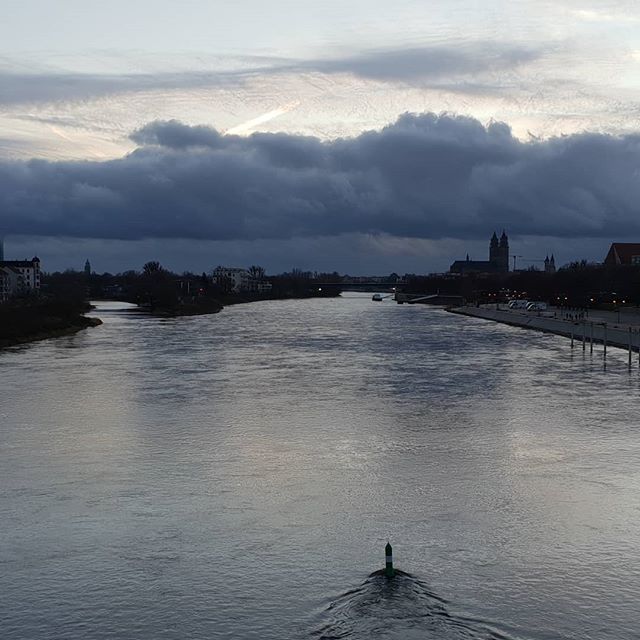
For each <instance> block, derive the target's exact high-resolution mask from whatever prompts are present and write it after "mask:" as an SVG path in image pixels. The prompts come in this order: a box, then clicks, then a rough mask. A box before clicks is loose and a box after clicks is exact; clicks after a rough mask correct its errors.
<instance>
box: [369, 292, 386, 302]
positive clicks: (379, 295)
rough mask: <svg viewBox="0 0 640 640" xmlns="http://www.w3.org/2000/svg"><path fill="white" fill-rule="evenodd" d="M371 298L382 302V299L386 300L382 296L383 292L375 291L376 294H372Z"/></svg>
mask: <svg viewBox="0 0 640 640" xmlns="http://www.w3.org/2000/svg"><path fill="white" fill-rule="evenodd" d="M371 299H372V300H375V301H376V302H382V300H384V297H383V296H382V294H381V293H374V294H373V295H372V296H371Z"/></svg>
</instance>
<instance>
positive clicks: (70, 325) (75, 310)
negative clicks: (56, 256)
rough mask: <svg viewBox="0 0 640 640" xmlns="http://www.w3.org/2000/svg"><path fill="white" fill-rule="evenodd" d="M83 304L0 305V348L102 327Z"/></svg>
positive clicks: (54, 302)
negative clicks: (90, 315) (89, 315)
mask: <svg viewBox="0 0 640 640" xmlns="http://www.w3.org/2000/svg"><path fill="white" fill-rule="evenodd" d="M87 310H88V308H87V306H86V305H85V304H83V303H77V302H66V301H65V302H63V301H40V300H38V301H28V302H26V301H20V302H13V303H5V304H3V305H0V348H4V347H10V346H13V345H18V344H25V343H28V342H34V341H36V340H46V339H48V338H56V337H59V336H65V335H71V334H73V333H76V332H77V331H81V330H82V329H86V328H88V327H95V326H98V325H100V324H102V321H101V320H100V319H99V318H87V317H86V316H84V313H85V311H87Z"/></svg>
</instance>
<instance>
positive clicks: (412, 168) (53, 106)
mask: <svg viewBox="0 0 640 640" xmlns="http://www.w3.org/2000/svg"><path fill="white" fill-rule="evenodd" d="M639 130H640V5H639V4H638V3H637V1H636V0H633V1H632V0H618V1H608V0H599V1H597V2H595V1H593V0H581V1H579V0H555V1H553V2H551V1H547V0H509V1H506V0H483V1H480V0H394V2H388V1H385V2H382V1H381V2H377V1H376V0H324V1H323V2H317V1H315V0H314V2H310V1H309V2H307V1H306V0H273V1H272V2H271V3H265V2H264V1H262V0H236V1H235V2H222V1H216V0H183V2H179V3H178V2H169V1H168V0H154V1H153V2H151V0H127V1H126V2H125V1H123V0H111V2H109V3H94V2H87V1H86V0H60V1H59V2H55V3H54V2H51V1H50V0H19V1H17V0H5V2H4V3H3V20H2V21H0V233H1V234H3V235H4V236H5V253H6V254H7V257H24V256H26V255H31V254H33V253H34V252H37V253H39V255H40V257H41V258H42V259H43V262H44V267H45V269H47V270H53V269H63V268H66V267H76V268H81V267H82V265H83V264H84V260H85V259H86V258H87V257H88V258H90V259H91V262H92V264H93V266H94V268H95V269H96V270H98V271H104V270H109V271H119V270H124V269H128V268H140V267H141V265H142V264H143V263H144V261H146V260H148V259H159V260H160V261H161V262H162V263H163V264H165V265H166V266H168V267H170V268H173V269H176V270H180V271H181V270H185V269H191V270H195V271H203V270H209V269H211V268H212V267H214V266H215V265H217V264H229V265H234V266H244V265H248V264H256V263H257V264H262V265H263V266H265V267H266V268H267V270H268V271H269V272H275V271H281V270H285V269H290V268H292V267H299V268H304V269H318V270H326V269H330V270H333V269H337V270H339V271H341V272H349V273H361V274H364V273H372V274H373V273H388V272H390V271H398V272H401V273H404V272H407V271H409V272H416V273H425V272H431V271H442V270H446V269H447V268H448V266H449V264H450V262H451V261H452V260H453V259H455V258H462V257H464V255H465V254H466V253H467V252H468V253H470V254H471V256H472V257H473V258H476V259H485V258H486V253H487V240H488V238H489V236H490V235H491V233H492V232H493V230H494V229H496V230H497V231H498V232H500V231H501V230H502V228H504V229H506V230H507V232H508V233H509V235H510V238H511V245H512V248H513V250H514V251H515V253H517V254H518V255H520V256H522V257H521V258H520V263H521V264H523V265H524V264H537V263H536V262H535V261H536V260H540V259H542V258H544V256H545V255H546V254H547V253H551V252H555V254H556V256H557V258H558V261H559V262H560V263H562V262H566V261H569V260H573V259H576V258H582V257H585V258H588V259H593V260H601V259H602V258H603V256H604V254H605V253H606V250H607V246H608V243H609V242H611V241H612V240H625V239H632V240H640V216H639V215H638V213H639V207H640V136H639V135H638V132H639Z"/></svg>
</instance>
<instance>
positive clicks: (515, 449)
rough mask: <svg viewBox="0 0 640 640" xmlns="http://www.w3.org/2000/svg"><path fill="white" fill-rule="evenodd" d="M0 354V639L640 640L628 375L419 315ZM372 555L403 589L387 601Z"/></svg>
mask: <svg viewBox="0 0 640 640" xmlns="http://www.w3.org/2000/svg"><path fill="white" fill-rule="evenodd" d="M121 306H122V305H114V304H102V305H100V308H99V309H98V310H97V311H96V312H95V313H96V315H98V316H99V317H101V318H102V319H103V320H104V325H103V326H101V327H98V328H95V329H91V330H88V331H84V332H81V333H79V334H77V335H75V336H71V337H65V338H60V339H56V340H49V341H45V342H41V343H37V344H32V345H29V346H24V347H18V348H14V349H10V350H6V351H4V352H2V353H0V380H1V381H2V394H1V400H0V438H1V439H0V442H1V449H0V474H1V476H0V477H2V484H1V486H0V523H1V525H0V526H1V530H2V551H1V554H0V579H1V583H0V596H1V597H0V628H1V632H0V635H1V637H2V638H3V639H7V640H8V639H17V638H24V639H29V640H41V639H42V640H44V639H50V638H65V639H70V640H76V639H78V640H79V639H81V638H82V639H84V638H92V639H93V638H97V639H101V638H118V639H126V638H132V639H157V638H176V639H178V638H180V639H181V638H185V639H186V638H203V639H204V638H247V639H253V638H256V639H257V638H260V639H269V638H274V639H275V638H278V639H280V638H362V639H364V638H374V637H375V638H397V639H405V638H439V639H443V640H447V639H458V638H503V637H504V638H526V639H528V638H549V639H551V638H554V639H555V638H566V639H569V638H571V639H576V640H578V639H580V640H584V639H586V638H594V639H595V638H598V639H611V640H621V639H624V638H638V637H640V635H639V633H638V629H640V612H639V609H640V607H638V597H637V594H638V593H640V557H639V556H640V552H639V548H640V547H639V544H638V543H639V542H640V534H639V531H640V497H639V496H640V465H639V464H638V463H639V462H640V444H639V442H640V438H639V434H638V429H639V427H638V419H637V415H638V408H639V406H640V405H639V402H638V389H639V381H640V376H639V374H638V371H637V369H634V370H633V371H632V372H631V373H629V372H628V371H627V368H626V358H625V355H624V353H623V352H621V351H618V350H615V349H613V350H610V351H609V357H608V366H607V369H606V370H603V367H602V356H601V353H600V349H596V353H594V355H593V356H590V355H589V354H588V352H587V353H586V354H583V352H582V350H581V349H580V348H577V349H574V350H573V351H571V350H570V348H569V341H568V340H566V339H564V338H560V337H557V336H551V335H543V334H538V333H534V332H527V331H524V330H520V329H517V328H512V327H507V326H504V325H496V324H491V323H489V322H485V321H479V320H475V319H469V318H464V317H459V316H454V315H452V314H447V313H445V312H444V311H442V310H438V309H432V308H428V307H425V306H421V305H414V306H407V305H402V306H400V305H396V304H394V303H392V302H391V301H390V300H386V301H384V302H382V303H373V302H371V299H370V296H369V295H367V296H362V295H361V296H358V295H357V294H345V297H344V298H341V299H333V300H326V299H325V300H304V301H284V302H283V301H274V302H263V303H255V304H250V305H238V306H235V307H229V308H226V309H225V310H224V311H223V312H222V313H220V314H217V315H212V316H201V317H193V318H181V319H154V318H149V317H144V316H141V315H139V314H137V313H131V312H129V313H122V312H119V311H116V310H115V308H117V307H121ZM387 539H389V540H391V541H392V543H393V545H394V551H395V559H396V565H397V566H398V567H400V568H402V569H404V570H405V571H407V572H409V573H410V574H411V577H403V578H402V579H399V580H394V581H392V582H391V583H390V582H388V581H386V580H384V579H382V578H378V577H371V578H369V574H370V573H371V572H372V571H374V570H376V569H379V568H380V567H381V566H382V565H383V560H384V545H385V543H386V541H387Z"/></svg>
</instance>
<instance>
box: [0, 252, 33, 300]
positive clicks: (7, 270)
mask: <svg viewBox="0 0 640 640" xmlns="http://www.w3.org/2000/svg"><path fill="white" fill-rule="evenodd" d="M0 273H2V275H1V276H0V301H2V302H4V301H6V300H8V299H9V298H13V297H14V296H20V295H30V294H37V293H39V292H40V259H39V258H38V256H35V257H34V258H32V259H31V260H2V261H0Z"/></svg>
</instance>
